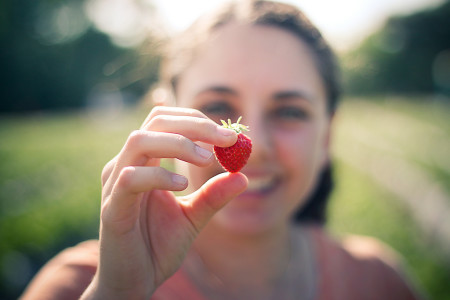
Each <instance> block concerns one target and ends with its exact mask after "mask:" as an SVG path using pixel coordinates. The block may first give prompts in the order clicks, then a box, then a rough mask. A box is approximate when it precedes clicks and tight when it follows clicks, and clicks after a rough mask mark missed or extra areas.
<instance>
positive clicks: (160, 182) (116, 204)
mask: <svg viewBox="0 0 450 300" xmlns="http://www.w3.org/2000/svg"><path fill="white" fill-rule="evenodd" d="M187 185H188V180H187V179H186V177H184V176H182V175H178V174H175V173H172V172H170V171H168V170H166V169H164V168H161V167H125V168H123V169H122V170H121V172H120V174H119V176H118V177H117V180H116V182H115V184H114V186H113V188H112V191H111V196H110V197H108V199H107V200H106V202H105V203H104V206H103V211H102V220H103V221H107V222H108V223H109V224H111V223H117V222H121V223H123V222H128V223H129V225H132V224H133V223H134V220H135V219H137V216H138V214H139V205H140V203H139V201H138V197H139V195H140V194H141V193H143V192H147V191H151V190H155V189H160V190H168V191H182V190H184V189H185V188H186V187H187ZM121 227H122V229H124V230H126V228H128V227H129V226H126V225H125V224H121Z"/></svg>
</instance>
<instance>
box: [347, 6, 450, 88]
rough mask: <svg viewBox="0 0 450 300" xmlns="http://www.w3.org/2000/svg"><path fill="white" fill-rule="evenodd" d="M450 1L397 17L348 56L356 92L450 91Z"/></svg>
mask: <svg viewBox="0 0 450 300" xmlns="http://www.w3.org/2000/svg"><path fill="white" fill-rule="evenodd" d="M449 51H450V2H449V1H447V2H445V3H443V4H442V5H441V6H439V7H436V8H433V9H428V10H424V11H421V12H417V13H414V14H412V15H409V16H394V17H391V18H390V19H389V20H388V21H387V22H386V24H385V25H384V26H383V28H381V30H379V31H378V32H376V33H374V34H373V35H371V36H370V37H368V38H367V39H366V40H365V41H364V42H363V43H362V44H361V46H360V47H359V48H358V49H356V50H355V51H351V52H350V53H347V54H346V55H345V56H344V58H343V62H344V73H345V82H346V86H347V89H348V91H349V92H350V93H432V92H440V93H447V94H448V93H449V92H450V82H449V81H448V80H447V81H446V80H445V78H446V76H450V62H449V61H447V60H450V54H445V53H450V52H449Z"/></svg>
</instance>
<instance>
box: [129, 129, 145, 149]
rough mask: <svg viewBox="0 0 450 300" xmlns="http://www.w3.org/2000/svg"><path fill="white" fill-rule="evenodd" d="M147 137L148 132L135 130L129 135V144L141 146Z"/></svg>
mask: <svg viewBox="0 0 450 300" xmlns="http://www.w3.org/2000/svg"><path fill="white" fill-rule="evenodd" d="M145 137H146V133H145V132H144V131H142V130H134V131H133V132H131V134H130V135H129V137H128V140H127V146H128V147H131V148H135V147H140V146H141V145H142V143H143V140H144V139H145Z"/></svg>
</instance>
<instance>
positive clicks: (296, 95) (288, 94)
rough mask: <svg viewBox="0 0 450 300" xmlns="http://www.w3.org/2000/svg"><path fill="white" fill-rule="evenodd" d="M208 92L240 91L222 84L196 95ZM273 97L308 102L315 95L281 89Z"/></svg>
mask: <svg viewBox="0 0 450 300" xmlns="http://www.w3.org/2000/svg"><path fill="white" fill-rule="evenodd" d="M208 92H215V93H219V94H228V95H231V96H237V95H238V94H239V93H238V92H237V91H236V90H234V89H232V88H230V87H227V86H222V85H217V86H210V87H207V88H205V89H203V90H201V91H199V92H198V93H197V94H196V96H199V95H201V94H203V93H208ZM272 98H273V99H274V100H276V101H280V102H282V101H287V100H290V99H304V100H306V101H308V102H313V100H314V97H312V96H311V95H310V94H308V93H306V92H303V91H298V90H286V91H280V92H276V93H275V94H274V95H273V96H272Z"/></svg>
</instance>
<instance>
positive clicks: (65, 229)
mask: <svg viewBox="0 0 450 300" xmlns="http://www.w3.org/2000/svg"><path fill="white" fill-rule="evenodd" d="M388 100H389V101H387V100H386V99H381V98H380V99H372V101H371V102H367V101H357V100H356V99H353V100H347V101H345V102H344V103H343V106H342V107H341V111H340V113H339V114H338V115H337V118H336V124H335V125H336V135H335V139H334V140H333V155H334V156H335V173H336V178H337V186H336V190H335V192H334V194H333V196H332V200H331V205H330V210H329V217H330V219H329V228H330V230H331V231H332V232H334V233H335V234H336V235H343V234H345V233H349V232H350V233H356V234H368V235H371V236H375V237H377V238H379V239H381V240H382V241H384V242H385V243H387V244H389V245H390V246H391V247H393V248H394V249H395V250H396V251H398V252H399V253H400V254H401V255H402V256H403V257H404V260H405V263H406V265H407V266H408V271H410V272H411V274H413V276H414V278H415V280H416V282H417V283H418V284H419V285H420V286H421V287H422V288H423V289H424V290H425V292H426V294H427V295H428V296H429V298H430V299H450V296H449V295H450V286H449V284H448V283H449V282H450V258H449V257H450V255H449V253H445V250H443V249H439V247H437V246H435V245H436V244H434V243H435V241H434V240H432V239H430V237H428V236H427V233H426V232H424V231H423V229H422V228H421V226H419V225H418V224H417V222H416V219H415V217H414V215H413V214H412V213H411V212H410V208H408V207H407V206H405V204H404V201H403V200H402V199H400V198H401V195H399V194H398V193H394V192H392V190H391V189H389V188H388V187H386V186H383V184H382V183H380V181H377V180H375V179H374V178H373V173H370V172H369V173H368V172H365V171H364V170H365V168H364V167H362V168H361V163H360V162H359V161H356V163H355V161H354V156H353V153H354V152H351V151H346V149H348V148H349V147H354V146H355V145H358V149H360V150H361V151H373V152H376V153H379V155H381V156H383V157H384V156H389V157H394V158H396V159H399V160H400V159H401V160H402V161H405V162H407V163H409V164H411V165H412V166H414V167H415V168H417V169H420V170H424V171H423V172H425V173H426V174H427V176H428V177H431V178H432V179H433V180H434V181H433V182H438V183H440V184H443V186H444V192H445V195H446V196H447V198H446V199H449V195H450V186H449V185H450V168H448V164H447V163H448V158H447V156H449V155H448V154H449V153H450V152H449V151H450V149H448V148H446V147H448V141H450V136H449V135H450V118H449V116H450V114H449V113H450V105H449V104H445V103H440V102H431V100H429V99H428V100H427V99H414V100H411V99H402V98H396V99H392V101H391V99H388ZM430 103H433V104H432V105H431V104H430ZM147 111H148V109H147V108H142V107H138V108H136V109H132V110H127V111H124V112H122V113H120V114H117V113H116V114H113V115H106V114H105V115H104V114H101V113H95V114H92V113H79V112H74V113H66V114H40V115H29V116H20V117H17V116H16V117H8V116H0V239H1V243H0V299H15V298H16V297H17V296H18V294H19V293H20V292H21V291H22V289H23V288H24V286H25V285H26V284H27V283H28V281H29V280H30V278H31V277H32V276H33V274H34V273H35V272H36V271H37V270H38V269H39V268H40V267H41V266H42V264H44V263H45V262H46V261H47V260H48V259H50V258H51V257H52V256H53V255H55V254H56V253H57V252H59V251H60V250H61V249H63V248H65V247H67V246H71V245H74V244H76V243H78V242H80V241H83V240H85V239H88V238H96V237H97V227H98V214H99V201H100V173H101V170H102V168H103V165H104V164H105V163H106V162H107V161H108V160H110V159H111V158H112V157H113V156H114V155H115V154H116V153H117V152H118V151H119V150H120V148H121V146H122V144H123V142H124V141H125V139H126V137H127V135H128V133H129V132H130V131H131V130H133V129H135V128H137V127H139V125H140V123H141V122H142V120H143V119H144V117H145V115H146V114H147ZM405 120H406V121H405ZM398 122H400V123H398ZM402 122H403V123H402ZM355 126H356V127H357V128H359V129H364V130H367V131H370V132H371V134H373V135H372V137H377V138H371V143H364V141H361V135H360V134H358V133H357V131H356V133H355V134H347V132H348V128H355ZM404 126H407V127H405V128H402V127H404ZM393 128H395V130H393ZM402 132H403V133H402ZM363 136H365V135H363ZM418 136H419V137H420V140H419V142H417V141H418V139H417V137H418ZM423 139H426V140H423ZM442 139H444V140H442ZM373 141H375V142H373ZM372 142H373V143H372ZM380 145H381V146H380ZM438 148H440V149H438ZM399 149H400V150H401V151H400V150H399ZM399 151H400V152H399ZM399 153H400V154H399ZM429 153H432V155H431V156H430V157H428V156H429ZM355 157H356V156H355ZM442 159H443V160H446V159H447V161H444V162H443V163H442V162H441V160H442ZM352 162H353V163H352ZM355 166H359V167H355ZM428 177H427V178H428ZM449 204H450V203H449ZM448 238H449V239H450V236H449V237H448Z"/></svg>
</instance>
